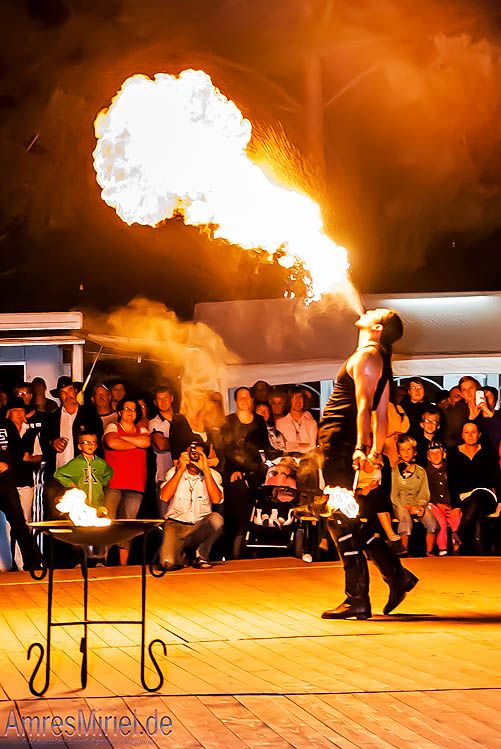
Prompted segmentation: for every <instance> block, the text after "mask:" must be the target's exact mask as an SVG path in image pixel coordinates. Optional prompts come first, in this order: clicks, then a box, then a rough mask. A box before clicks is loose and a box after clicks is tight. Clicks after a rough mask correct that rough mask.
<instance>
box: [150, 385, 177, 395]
mask: <svg viewBox="0 0 501 749" xmlns="http://www.w3.org/2000/svg"><path fill="white" fill-rule="evenodd" d="M158 393H170V395H172V397H174V388H173V387H172V385H167V384H165V383H161V384H160V385H157V386H156V388H155V389H154V391H153V397H155V396H156V395H157V394H158Z"/></svg>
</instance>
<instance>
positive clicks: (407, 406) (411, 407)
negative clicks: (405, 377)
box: [401, 377, 431, 438]
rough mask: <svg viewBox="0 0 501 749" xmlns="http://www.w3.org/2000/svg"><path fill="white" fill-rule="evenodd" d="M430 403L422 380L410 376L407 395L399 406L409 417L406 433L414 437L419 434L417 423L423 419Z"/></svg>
mask: <svg viewBox="0 0 501 749" xmlns="http://www.w3.org/2000/svg"><path fill="white" fill-rule="evenodd" d="M430 405H431V403H430V401H429V400H428V399H427V398H426V397H425V391H424V380H422V379H421V377H412V378H411V379H410V380H409V384H408V387H407V395H406V396H405V397H404V398H403V399H402V403H401V406H402V408H403V409H404V411H405V413H406V414H407V416H408V417H409V422H410V425H409V430H408V433H409V434H410V435H411V436H412V437H414V438H416V436H417V435H419V425H420V424H421V421H422V420H423V413H424V411H425V410H426V409H427V408H429V406H430Z"/></svg>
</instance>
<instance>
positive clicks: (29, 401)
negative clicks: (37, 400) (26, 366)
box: [14, 382, 44, 434]
mask: <svg viewBox="0 0 501 749" xmlns="http://www.w3.org/2000/svg"><path fill="white" fill-rule="evenodd" d="M14 395H15V397H16V398H21V399H22V400H23V402H24V405H25V408H26V414H25V419H26V423H27V424H28V426H29V427H30V429H34V430H35V432H36V433H37V434H40V430H41V428H42V424H43V421H44V415H43V414H42V413H40V412H39V411H37V410H36V409H35V406H34V404H33V388H32V386H31V384H30V383H29V382H23V383H22V385H18V387H16V388H14Z"/></svg>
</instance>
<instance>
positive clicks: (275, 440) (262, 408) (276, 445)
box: [254, 401, 285, 452]
mask: <svg viewBox="0 0 501 749" xmlns="http://www.w3.org/2000/svg"><path fill="white" fill-rule="evenodd" d="M254 411H255V412H256V413H257V414H259V416H262V417H263V419H264V422H265V424H266V428H267V430H268V438H269V440H270V445H271V446H272V448H273V449H274V450H277V451H279V452H284V451H285V437H284V435H283V434H282V432H280V431H279V430H278V429H277V427H276V426H275V420H274V418H273V413H272V411H271V406H270V404H269V403H268V402H267V401H258V402H256V403H255V404H254Z"/></svg>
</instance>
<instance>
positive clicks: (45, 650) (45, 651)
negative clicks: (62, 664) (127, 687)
mask: <svg viewBox="0 0 501 749" xmlns="http://www.w3.org/2000/svg"><path fill="white" fill-rule="evenodd" d="M151 530H152V528H151V527H150V528H148V529H146V530H145V531H144V532H143V533H142V541H143V542H142V561H141V618H140V619H89V618H88V593H89V576H88V554H87V548H86V547H85V546H77V547H76V548H78V549H79V551H80V552H81V555H82V559H81V562H80V568H81V571H82V578H83V584H84V585H83V619H81V620H77V621H71V622H54V621H52V597H53V592H54V539H53V537H52V534H51V533H50V529H47V531H45V532H46V535H47V536H48V539H49V542H48V544H47V546H48V549H47V563H46V564H45V565H44V567H43V568H42V569H40V570H39V571H38V572H37V571H32V572H30V574H31V577H32V578H33V579H35V580H43V579H44V578H45V577H46V576H47V574H48V576H49V579H48V585H49V587H48V594H47V640H46V647H44V645H43V644H42V643H41V642H33V643H32V644H31V645H30V647H29V648H28V655H27V657H28V660H30V658H31V654H32V653H33V651H34V650H35V649H36V648H38V650H39V655H38V661H37V663H36V665H35V668H34V669H33V673H32V675H31V678H30V681H29V687H30V691H31V693H32V694H34V695H36V696H37V697H41V696H42V695H43V694H45V692H46V691H47V689H48V688H49V681H50V653H51V632H52V628H53V627H75V626H83V636H82V639H81V640H80V652H81V653H82V665H81V669H80V681H81V684H82V688H83V689H85V687H86V685H87V636H88V627H89V625H92V626H93V625H95V624H99V625H101V624H137V625H140V626H141V684H142V686H143V687H144V689H145V690H146V691H147V692H157V691H158V690H159V689H161V687H162V686H163V683H164V677H163V673H162V670H161V668H160V666H159V665H158V662H157V660H156V658H155V655H154V653H153V647H154V646H155V645H159V646H160V647H161V649H162V651H163V654H164V656H166V655H167V646H166V644H165V642H164V641H163V640H160V639H158V638H156V639H154V640H151V642H150V643H149V644H148V653H149V656H150V659H151V662H152V663H153V666H154V668H155V671H156V672H157V674H158V681H157V683H156V684H155V685H154V686H148V684H147V683H146V678H145V676H146V673H145V672H146V662H145V651H146V538H147V536H148V534H149V532H150V531H151ZM149 571H150V573H151V574H152V575H153V576H154V577H160V576H162V573H160V574H159V573H158V572H155V571H154V569H153V567H152V566H151V565H149ZM44 656H46V660H45V683H44V684H43V686H42V687H41V688H40V689H37V688H36V687H35V678H36V676H37V674H38V671H39V670H40V668H41V667H42V663H43V659H44Z"/></svg>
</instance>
